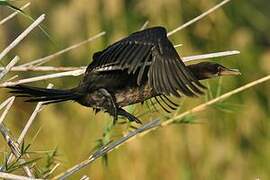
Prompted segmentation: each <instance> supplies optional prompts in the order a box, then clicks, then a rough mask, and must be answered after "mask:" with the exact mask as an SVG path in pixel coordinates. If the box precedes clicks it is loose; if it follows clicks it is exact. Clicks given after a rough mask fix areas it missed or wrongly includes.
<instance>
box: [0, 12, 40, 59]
mask: <svg viewBox="0 0 270 180" xmlns="http://www.w3.org/2000/svg"><path fill="white" fill-rule="evenodd" d="M44 19H45V14H42V15H41V16H39V17H38V18H37V19H36V20H35V21H34V22H33V23H32V24H31V25H30V26H28V28H26V29H25V30H24V31H23V32H22V33H21V34H20V35H19V36H18V37H17V38H16V39H15V40H14V41H12V43H11V44H10V45H8V46H7V47H6V48H5V49H4V50H3V51H2V52H1V54H0V61H1V60H2V58H3V57H4V56H5V55H7V53H9V51H10V50H11V49H13V48H14V47H15V46H16V45H18V44H19V43H20V42H21V41H22V40H23V39H24V38H25V37H26V36H27V35H28V34H29V33H30V32H31V31H32V30H33V29H34V28H35V27H37V26H38V25H39V24H40V23H41V22H42V21H43V20H44Z"/></svg>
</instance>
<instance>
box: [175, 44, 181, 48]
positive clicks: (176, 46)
mask: <svg viewBox="0 0 270 180" xmlns="http://www.w3.org/2000/svg"><path fill="white" fill-rule="evenodd" d="M181 46H183V44H176V45H174V46H173V47H174V48H178V47H181Z"/></svg>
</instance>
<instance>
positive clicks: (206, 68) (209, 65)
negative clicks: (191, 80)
mask: <svg viewBox="0 0 270 180" xmlns="http://www.w3.org/2000/svg"><path fill="white" fill-rule="evenodd" d="M187 67H188V68H189V69H190V70H191V71H192V73H193V74H194V75H195V76H196V78H197V79H199V80H202V79H210V78H213V77H218V76H236V75H240V74H241V73H240V71H239V70H238V69H229V68H226V67H224V66H222V65H220V64H218V63H214V62H201V63H198V64H192V65H189V66H187Z"/></svg>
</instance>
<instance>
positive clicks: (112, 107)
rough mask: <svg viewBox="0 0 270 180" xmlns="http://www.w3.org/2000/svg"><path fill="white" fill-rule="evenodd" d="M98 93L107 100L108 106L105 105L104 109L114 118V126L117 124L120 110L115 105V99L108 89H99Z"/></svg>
mask: <svg viewBox="0 0 270 180" xmlns="http://www.w3.org/2000/svg"><path fill="white" fill-rule="evenodd" d="M98 91H99V92H100V93H101V94H102V95H103V96H104V97H105V98H106V104H104V108H105V109H106V110H107V111H108V113H109V114H110V115H112V116H113V124H115V123H116V121H117V117H118V113H117V110H118V108H117V105H116V103H115V98H114V97H113V96H112V95H111V94H110V93H109V92H108V91H107V90H106V89H99V90H98Z"/></svg>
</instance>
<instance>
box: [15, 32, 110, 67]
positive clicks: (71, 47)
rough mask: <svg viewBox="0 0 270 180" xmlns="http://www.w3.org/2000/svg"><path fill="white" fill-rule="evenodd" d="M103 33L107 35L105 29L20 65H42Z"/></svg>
mask: <svg viewBox="0 0 270 180" xmlns="http://www.w3.org/2000/svg"><path fill="white" fill-rule="evenodd" d="M103 35H105V32H104V31H103V32H101V33H98V34H97V35H95V36H93V37H90V38H89V39H87V40H84V41H82V42H79V43H77V44H74V45H72V46H70V47H67V48H65V49H62V50H61V51H58V52H56V53H53V54H51V55H49V56H46V57H43V58H40V59H36V60H33V61H31V62H29V63H25V64H22V65H20V67H26V66H33V65H37V66H40V65H42V64H44V63H47V62H48V61H50V60H51V59H52V58H55V57H57V56H59V55H61V54H64V53H66V52H68V51H71V50H73V49H76V48H78V47H80V46H82V45H84V44H86V43H89V42H91V41H94V40H96V39H98V38H99V37H101V36H103Z"/></svg>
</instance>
